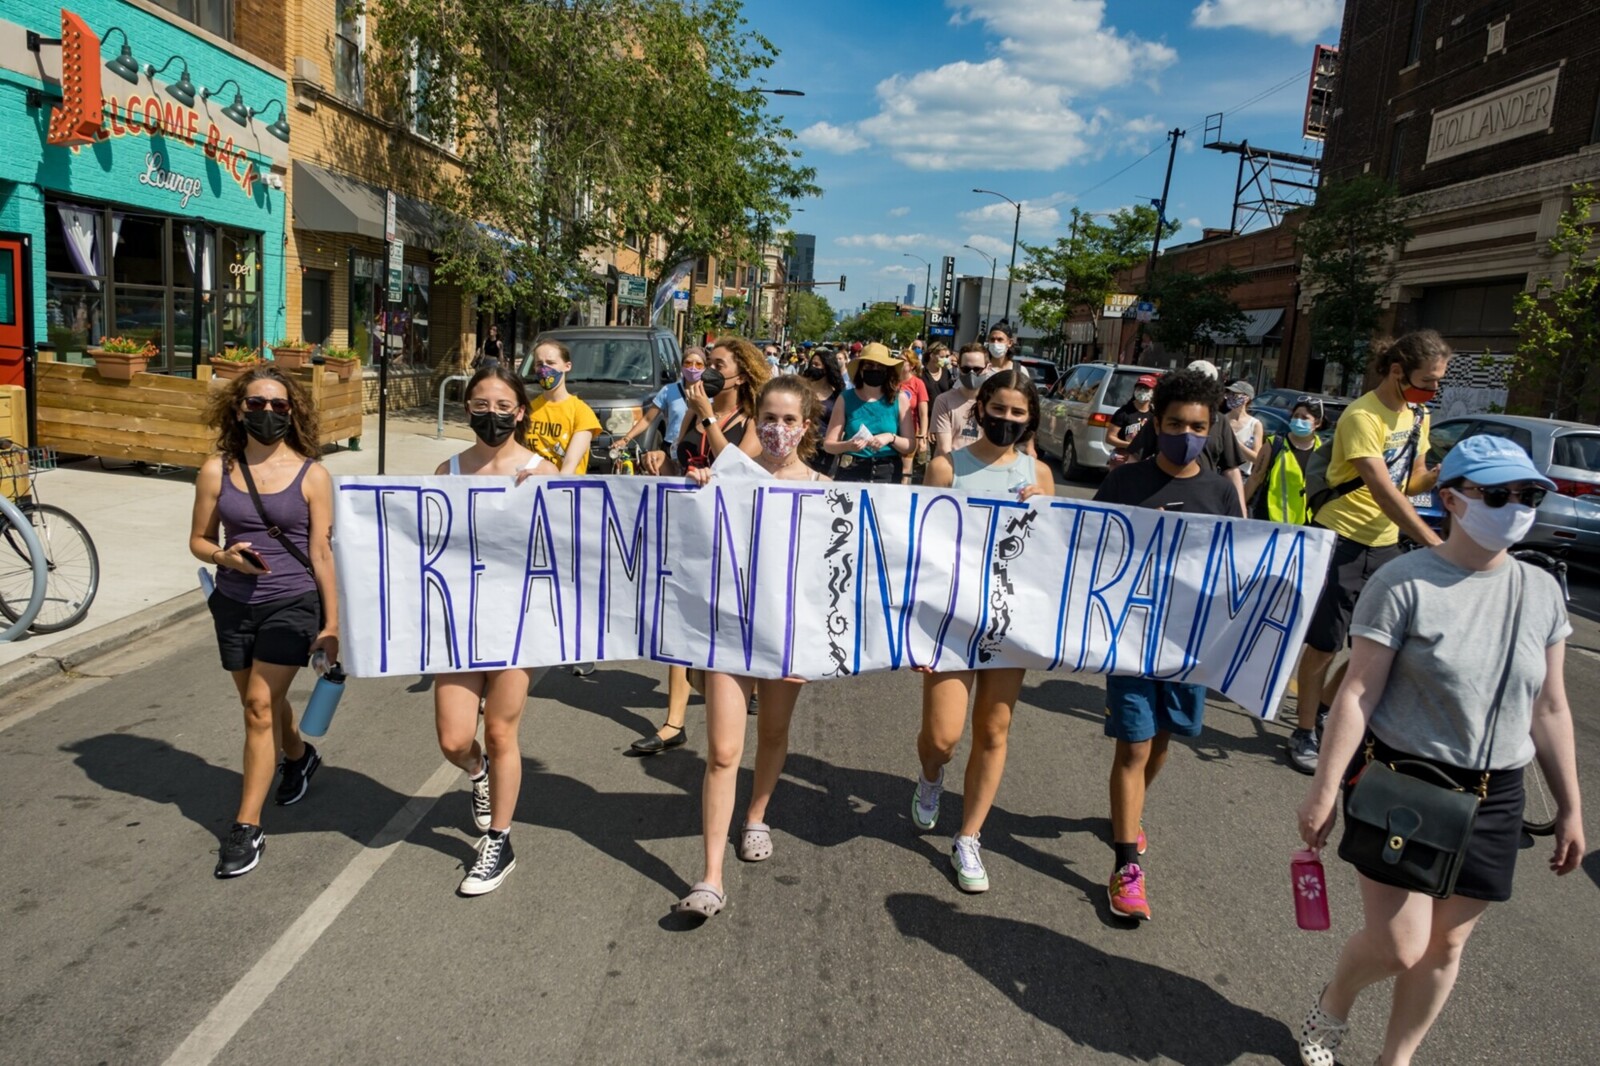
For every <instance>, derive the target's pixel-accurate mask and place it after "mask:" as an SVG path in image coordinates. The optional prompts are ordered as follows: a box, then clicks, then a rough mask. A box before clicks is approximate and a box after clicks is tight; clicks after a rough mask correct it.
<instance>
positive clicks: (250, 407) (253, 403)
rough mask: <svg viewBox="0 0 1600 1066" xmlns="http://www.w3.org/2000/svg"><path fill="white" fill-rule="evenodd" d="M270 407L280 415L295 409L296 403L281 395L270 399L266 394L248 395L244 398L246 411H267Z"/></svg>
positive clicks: (274, 412)
mask: <svg viewBox="0 0 1600 1066" xmlns="http://www.w3.org/2000/svg"><path fill="white" fill-rule="evenodd" d="M269 407H270V408H272V413H273V414H278V415H286V414H288V413H289V412H290V411H292V410H294V405H293V404H291V403H290V402H289V401H288V400H285V399H284V398H283V397H281V396H274V397H273V398H272V399H270V400H269V399H267V398H266V397H265V396H246V397H245V398H244V409H245V410H246V411H265V410H266V409H267V408H269Z"/></svg>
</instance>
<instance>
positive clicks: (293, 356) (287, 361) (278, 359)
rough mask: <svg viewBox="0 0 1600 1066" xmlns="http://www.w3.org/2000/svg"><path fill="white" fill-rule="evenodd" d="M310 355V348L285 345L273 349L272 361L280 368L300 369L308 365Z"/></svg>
mask: <svg viewBox="0 0 1600 1066" xmlns="http://www.w3.org/2000/svg"><path fill="white" fill-rule="evenodd" d="M310 356H311V349H310V348H289V347H284V348H274V349H272V361H273V362H274V363H276V364H278V369H279V370H299V369H300V368H301V367H303V366H308V365H309V363H308V362H307V360H308V359H309V358H310Z"/></svg>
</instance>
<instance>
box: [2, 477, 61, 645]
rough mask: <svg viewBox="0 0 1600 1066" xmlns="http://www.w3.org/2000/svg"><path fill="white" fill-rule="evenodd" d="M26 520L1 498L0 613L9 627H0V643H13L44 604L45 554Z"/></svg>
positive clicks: (13, 506)
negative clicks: (11, 641)
mask: <svg viewBox="0 0 1600 1066" xmlns="http://www.w3.org/2000/svg"><path fill="white" fill-rule="evenodd" d="M26 521H27V519H25V518H23V517H22V512H21V511H20V510H18V509H17V506H16V504H14V503H12V502H11V500H10V499H9V498H7V497H6V496H4V495H0V612H3V613H4V614H5V616H6V617H7V618H8V619H10V621H11V624H10V625H8V626H3V627H0V641H9V640H16V639H17V638H18V637H20V636H22V635H23V633H24V632H25V631H26V630H27V628H28V624H29V623H30V622H32V621H33V616H34V615H35V614H36V613H37V612H38V610H39V604H41V603H43V602H44V586H45V580H46V579H47V578H48V577H49V576H50V574H49V571H48V570H46V569H45V565H44V558H43V556H44V552H43V550H41V549H40V548H39V538H38V537H36V536H34V533H33V529H32V528H31V527H30V526H27V525H24V524H23V523H25V522H26Z"/></svg>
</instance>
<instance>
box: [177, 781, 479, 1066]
mask: <svg viewBox="0 0 1600 1066" xmlns="http://www.w3.org/2000/svg"><path fill="white" fill-rule="evenodd" d="M460 773H461V771H460V769H458V768H457V767H456V766H454V765H452V764H451V763H444V764H443V765H441V766H440V767H439V769H437V770H435V771H434V773H433V776H432V777H430V778H428V780H427V781H425V782H424V783H423V785H422V788H421V789H420V790H418V792H417V794H416V795H415V796H412V797H411V798H410V799H409V800H407V801H406V803H405V806H403V807H401V808H400V810H398V811H397V812H395V815H394V817H393V818H390V819H389V822H388V824H387V825H385V826H384V827H383V828H382V829H380V830H378V834H377V836H375V837H373V838H372V843H371V844H369V845H368V846H367V847H365V848H363V849H362V850H361V852H360V854H358V855H357V856H356V857H355V858H353V859H351V860H350V862H349V864H348V865H347V866H345V868H344V869H343V870H342V871H340V873H339V876H338V877H335V878H334V879H333V883H332V884H330V885H329V886H328V887H327V888H325V889H323V891H322V895H320V896H318V897H317V898H316V899H315V900H313V901H312V903H311V906H309V907H307V908H306V909H305V911H304V912H303V913H302V914H301V915H300V917H298V918H296V919H295V921H294V923H293V924H292V925H290V926H289V928H288V929H287V930H285V931H284V933H283V935H282V936H280V937H279V938H278V942H277V943H275V944H273V945H272V947H270V948H268V949H267V953H266V954H265V955H262V956H261V958H260V959H259V960H257V961H256V964H255V965H254V966H252V967H251V968H250V970H249V972H247V973H246V974H245V975H244V976H243V977H241V978H240V979H239V982H238V983H237V984H236V985H234V986H233V988H232V989H231V990H230V991H229V992H228V994H227V995H226V996H223V997H222V1000H221V1002H219V1003H218V1004H217V1005H216V1006H215V1007H213V1008H211V1013H210V1014H208V1015H206V1017H205V1019H204V1020H203V1021H201V1023H200V1024H199V1025H197V1026H195V1028H194V1031H193V1032H191V1033H190V1034H189V1035H188V1037H186V1038H185V1039H184V1041H183V1043H181V1044H179V1045H178V1049H177V1050H176V1051H174V1052H173V1053H172V1054H171V1055H170V1056H168V1058H167V1061H166V1066H209V1064H210V1063H211V1062H212V1061H213V1060H215V1059H216V1057H217V1056H218V1055H219V1054H221V1053H222V1049H223V1048H225V1047H227V1046H228V1042H229V1041H231V1040H232V1039H233V1038H234V1036H235V1034H237V1033H238V1032H239V1030H240V1029H242V1028H244V1024H245V1023H246V1022H248V1021H249V1020H250V1018H251V1016H252V1015H254V1014H255V1012H256V1011H257V1010H259V1009H260V1008H261V1005H262V1004H263V1003H265V1002H266V1001H267V997H269V996H271V995H272V993H273V992H274V991H275V990H276V989H277V987H278V986H279V985H280V984H282V983H283V979H284V978H286V977H288V976H289V972H290V971H291V970H293V969H294V967H295V964H296V963H298V962H299V961H300V959H301V958H303V957H304V956H305V954H306V952H307V951H310V950H311V946H312V945H313V944H315V943H316V942H317V939H318V938H319V937H321V936H322V934H323V933H325V932H326V931H327V929H328V927H329V926H330V925H332V924H333V922H334V919H336V918H338V917H339V915H340V913H341V912H342V911H343V910H344V909H345V907H347V906H349V904H350V901H351V900H353V899H355V898H356V895H357V894H358V893H360V891H361V889H362V888H364V887H365V886H366V883H367V882H368V881H370V880H371V879H372V875H373V874H375V873H377V872H378V868H379V867H380V866H382V865H383V864H384V863H385V862H387V861H388V860H389V857H390V856H391V855H393V854H394V853H395V851H396V850H397V849H398V848H399V846H400V843H401V842H402V841H403V840H405V838H406V837H407V836H409V835H410V833H411V831H412V830H413V829H415V828H416V827H417V825H418V823H420V822H421V821H422V819H423V818H425V817H427V814H428V812H429V811H430V810H432V809H433V805H434V804H435V803H437V802H438V801H439V797H440V796H442V795H444V792H445V789H447V788H448V787H449V786H450V784H451V783H452V782H453V781H454V780H455V779H456V776H457V775H458V774H460ZM258 876H259V875H258Z"/></svg>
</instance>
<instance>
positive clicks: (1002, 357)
mask: <svg viewBox="0 0 1600 1066" xmlns="http://www.w3.org/2000/svg"><path fill="white" fill-rule="evenodd" d="M1016 342H1017V338H1016V335H1015V334H1013V333H1012V332H1011V326H1010V325H1009V324H1007V323H1005V322H996V323H995V324H994V325H993V326H991V327H990V329H989V341H988V344H987V345H985V349H986V351H987V352H988V355H989V369H991V370H993V371H994V372H995V373H999V372H1000V371H1002V370H1015V371H1016V372H1017V373H1019V374H1021V375H1022V376H1023V377H1025V378H1026V377H1031V375H1030V374H1029V373H1028V368H1027V367H1025V366H1022V365H1021V364H1020V363H1016V362H1014V361H1012V358H1011V349H1012V348H1014V347H1016Z"/></svg>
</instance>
